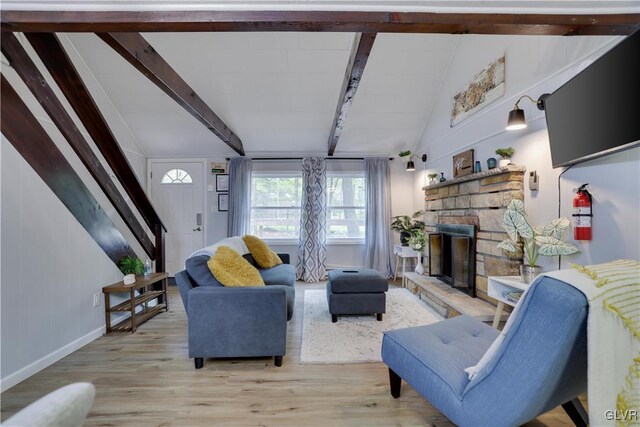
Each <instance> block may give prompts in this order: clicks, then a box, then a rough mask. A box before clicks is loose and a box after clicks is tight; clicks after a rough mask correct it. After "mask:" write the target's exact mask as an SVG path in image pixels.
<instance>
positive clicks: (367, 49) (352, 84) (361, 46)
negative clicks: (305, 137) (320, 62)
mask: <svg viewBox="0 0 640 427" xmlns="http://www.w3.org/2000/svg"><path fill="white" fill-rule="evenodd" d="M375 40H376V33H366V34H356V36H355V39H354V40H353V46H352V47H351V55H350V56H349V63H348V64H347V70H346V71H345V74H344V80H343V81H342V90H341V91H340V97H339V98H338V106H337V107H336V114H335V117H334V119H333V125H332V126H331V133H330V134H329V155H330V156H333V153H334V152H335V151H336V146H337V145H338V140H339V139H340V135H341V134H342V130H343V129H344V124H345V119H346V118H347V114H348V113H349V110H350V109H351V105H352V104H353V98H354V97H355V96H356V91H357V90H358V86H359V85H360V80H361V79H362V74H363V73H364V67H365V66H366V65H367V60H368V59H369V54H370V53H371V49H372V48H373V42H374V41H375Z"/></svg>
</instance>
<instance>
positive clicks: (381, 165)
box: [364, 158, 394, 277]
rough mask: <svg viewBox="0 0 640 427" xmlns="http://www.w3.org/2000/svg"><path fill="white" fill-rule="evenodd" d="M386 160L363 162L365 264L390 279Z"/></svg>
mask: <svg viewBox="0 0 640 427" xmlns="http://www.w3.org/2000/svg"><path fill="white" fill-rule="evenodd" d="M390 175H391V172H390V171H389V159H388V158H370V159H365V160H364V176H365V180H366V183H367V196H366V200H367V213H366V227H365V260H364V265H365V267H367V268H372V269H374V270H376V271H378V272H379V273H380V274H382V275H383V276H385V277H390V276H391V272H392V271H393V268H394V265H393V264H394V260H393V256H392V254H391V245H392V243H391V242H393V238H392V234H391V187H390Z"/></svg>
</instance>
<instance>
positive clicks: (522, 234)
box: [498, 200, 579, 283]
mask: <svg viewBox="0 0 640 427" xmlns="http://www.w3.org/2000/svg"><path fill="white" fill-rule="evenodd" d="M526 216H527V214H526V213H525V211H524V203H523V202H522V200H512V201H511V203H509V206H508V207H507V210H506V212H505V213H504V217H503V226H504V229H505V230H506V232H507V234H508V235H509V239H507V240H504V241H502V242H500V243H499V244H498V247H499V248H500V249H503V250H505V251H507V252H510V253H513V254H516V255H518V256H520V254H522V249H520V244H519V243H518V240H519V239H520V238H522V245H523V249H524V264H523V265H521V266H520V275H521V277H522V281H523V282H525V283H531V282H532V281H533V279H534V278H535V277H536V276H537V275H539V274H540V273H542V267H540V266H539V265H537V261H538V257H539V256H540V255H543V256H556V255H571V254H575V253H576V252H579V250H578V248H577V247H576V245H574V244H573V243H568V242H565V241H563V240H562V236H563V234H564V232H565V230H566V229H567V228H568V227H569V220H568V219H567V218H557V219H554V220H553V221H551V223H549V224H547V225H545V226H544V227H532V226H531V225H530V224H529V222H528V221H527V217H526Z"/></svg>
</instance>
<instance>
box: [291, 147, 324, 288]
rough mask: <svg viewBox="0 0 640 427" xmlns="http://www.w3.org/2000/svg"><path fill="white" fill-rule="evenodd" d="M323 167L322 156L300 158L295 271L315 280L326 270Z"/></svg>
mask: <svg viewBox="0 0 640 427" xmlns="http://www.w3.org/2000/svg"><path fill="white" fill-rule="evenodd" d="M326 178H327V167H326V164H325V159H324V158H323V157H305V158H304V159H303V160H302V215H301V218H300V242H299V243H298V262H297V264H296V273H297V276H298V279H299V280H304V281H305V282H319V281H320V280H322V279H324V277H325V276H326V273H327V270H326V266H327V229H326V222H327V217H326V211H327V179H326Z"/></svg>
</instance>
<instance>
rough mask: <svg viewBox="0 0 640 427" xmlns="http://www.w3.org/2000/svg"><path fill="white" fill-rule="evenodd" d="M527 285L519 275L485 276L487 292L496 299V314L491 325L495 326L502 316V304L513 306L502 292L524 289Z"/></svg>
mask: <svg viewBox="0 0 640 427" xmlns="http://www.w3.org/2000/svg"><path fill="white" fill-rule="evenodd" d="M528 288H529V285H528V284H526V283H524V282H523V281H522V279H520V276H489V277H488V278H487V294H488V295H489V296H490V297H491V298H493V299H496V300H498V306H497V307H496V315H495V317H494V318H493V325H492V326H493V327H494V328H497V327H498V325H499V324H500V318H501V317H502V310H503V309H504V305H505V304H507V305H509V306H511V307H515V305H516V303H514V302H512V301H509V300H508V299H506V298H505V297H504V296H503V295H502V293H503V292H504V291H523V292H524V291H526V290H527V289H528Z"/></svg>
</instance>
